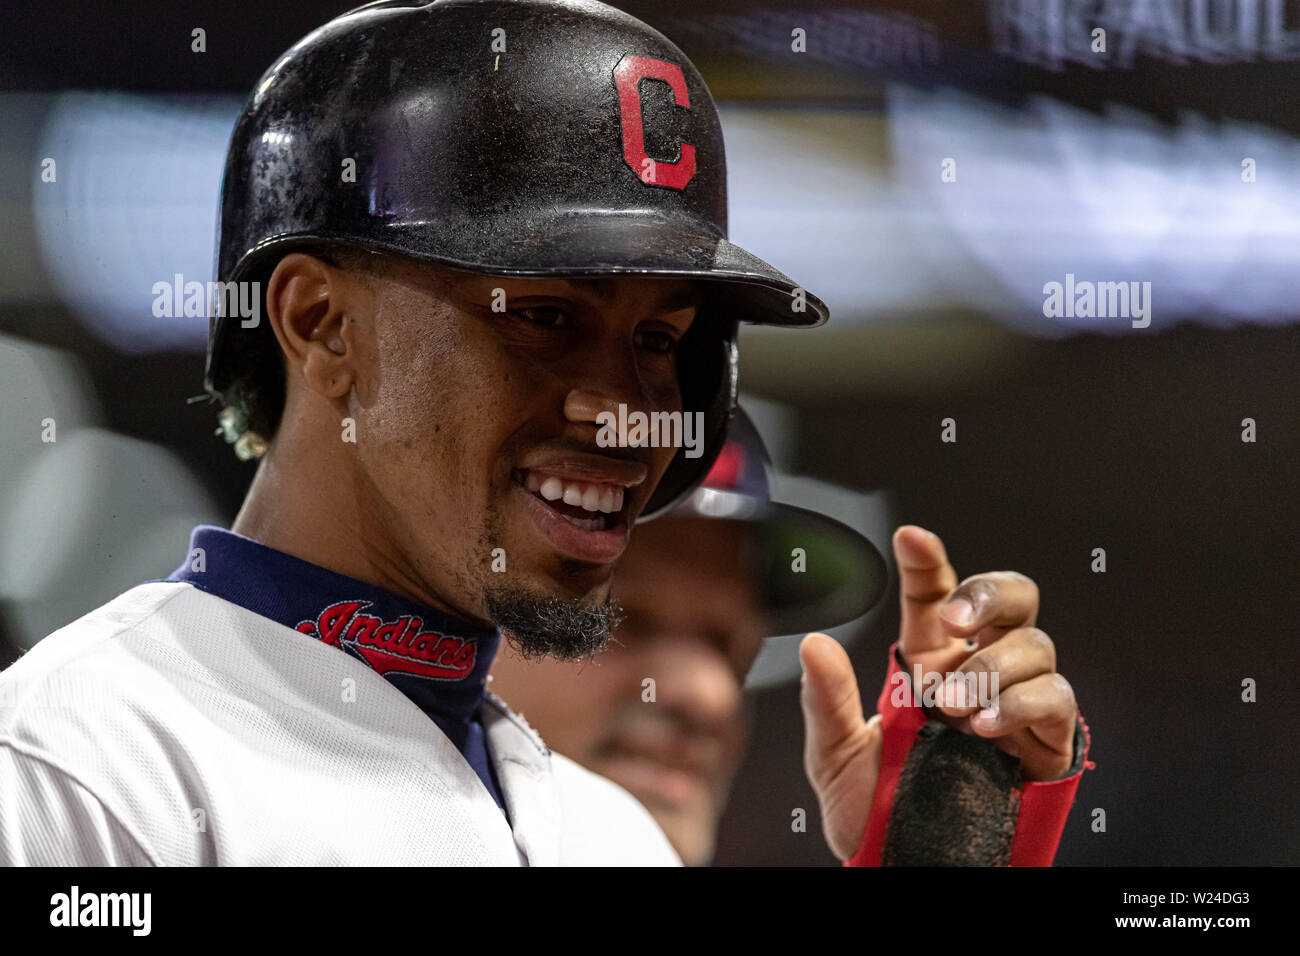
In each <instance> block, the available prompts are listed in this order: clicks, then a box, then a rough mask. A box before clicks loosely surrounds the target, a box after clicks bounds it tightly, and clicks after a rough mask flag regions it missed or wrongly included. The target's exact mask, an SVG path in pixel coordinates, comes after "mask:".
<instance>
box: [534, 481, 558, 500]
mask: <svg viewBox="0 0 1300 956" xmlns="http://www.w3.org/2000/svg"><path fill="white" fill-rule="evenodd" d="M537 491H538V493H539V494H540V495H541V496H542V497H543V498H545V499H546V500H547V501H555V500H557V499H558V498H560V497H561V496H562V495H563V494H564V482H562V481H560V479H559V478H547V479H546V480H545V481H543V482H542V484H541V486H540V487H539V488H538V489H537Z"/></svg>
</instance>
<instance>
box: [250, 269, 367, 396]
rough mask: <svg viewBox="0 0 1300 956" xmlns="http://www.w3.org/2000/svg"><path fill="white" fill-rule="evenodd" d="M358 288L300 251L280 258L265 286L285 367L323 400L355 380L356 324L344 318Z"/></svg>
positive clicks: (341, 392) (338, 271)
mask: <svg viewBox="0 0 1300 956" xmlns="http://www.w3.org/2000/svg"><path fill="white" fill-rule="evenodd" d="M357 290H358V284H357V282H356V281H355V280H353V279H352V278H350V277H349V276H348V275H347V274H346V273H344V272H343V271H342V270H341V269H338V268H336V267H334V266H332V265H329V264H328V263H326V262H324V261H322V260H320V259H318V258H316V257H315V256H312V255H308V254H307V253H303V252H291V253H289V254H288V255H286V256H285V257H284V258H283V259H281V260H280V262H279V264H278V265H277V266H276V267H275V271H274V272H272V273H271V278H270V280H269V281H268V282H267V285H266V313H267V319H268V321H269V322H270V323H271V330H272V331H273V332H274V333H275V337H276V339H277V340H278V341H279V343H280V349H281V350H282V351H283V352H284V357H285V363H286V368H288V369H289V370H290V377H291V378H292V376H293V370H296V371H297V373H298V375H300V376H301V377H302V379H303V380H304V382H305V383H306V385H307V387H308V388H310V389H311V390H312V391H314V392H316V393H318V394H320V395H322V396H324V397H325V398H330V399H335V398H341V397H343V396H345V395H347V394H348V392H349V391H350V390H351V388H352V386H353V385H354V384H356V380H357V372H358V369H357V359H358V357H359V354H360V349H359V348H358V342H357V327H356V323H355V321H353V320H352V319H350V318H349V317H348V314H347V309H346V306H347V304H348V303H349V300H350V297H352V296H354V295H355V294H356V292H357Z"/></svg>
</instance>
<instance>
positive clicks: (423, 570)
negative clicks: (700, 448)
mask: <svg viewBox="0 0 1300 956" xmlns="http://www.w3.org/2000/svg"><path fill="white" fill-rule="evenodd" d="M344 261H347V260H344ZM284 270H288V272H287V273H286V275H284V276H281V275H280V273H281V272H282V271H284ZM295 276H298V277H299V278H300V279H301V284H300V285H297V286H295V281H296V280H295ZM277 283H278V284H277ZM696 295H697V291H696V287H695V285H694V283H691V282H689V281H679V280H670V279H654V278H639V277H621V276H620V277H618V278H612V279H577V278H574V279H559V278H556V279H549V278H548V279H532V278H529V279H514V278H505V277H500V276H477V275H472V274H468V273H460V272H452V271H449V270H444V269H438V268H435V267H432V266H428V265H424V264H419V263H414V262H409V261H405V260H391V259H390V260H387V261H385V263H384V268H383V269H374V270H370V271H369V274H368V275H367V276H366V277H365V278H364V280H359V279H358V276H357V274H356V272H355V270H353V269H350V268H349V269H336V268H334V267H332V266H327V265H325V264H324V263H321V262H320V261H319V260H316V259H314V258H312V257H310V256H305V255H302V254H295V255H290V256H287V257H286V258H285V259H284V260H282V262H281V264H280V267H279V268H278V269H277V275H276V276H275V277H273V278H272V282H271V284H270V285H269V286H268V302H269V303H272V304H270V305H269V306H268V309H269V311H271V312H272V313H276V314H272V320H273V327H274V328H275V331H276V334H277V337H278V338H279V339H280V341H281V344H282V346H283V347H284V348H285V352H286V355H287V356H288V370H287V385H288V387H287V401H286V409H285V415H284V420H283V423H282V425H281V430H282V432H283V433H286V434H283V435H277V438H276V442H275V443H274V445H273V453H279V454H281V455H285V454H289V455H293V454H294V453H295V451H296V452H297V455H298V456H299V457H301V458H306V459H308V460H310V459H313V458H314V459H315V463H314V464H313V465H310V466H309V470H311V469H314V471H313V487H312V488H311V489H310V493H311V494H312V495H319V496H320V497H321V499H322V503H321V507H320V508H318V509H317V511H318V513H319V518H320V520H322V521H326V522H329V521H331V520H340V519H341V520H342V522H343V523H344V524H345V525H352V526H353V527H351V528H342V529H339V530H340V532H352V533H354V534H355V536H356V537H357V538H359V539H360V540H359V541H358V542H357V545H358V547H359V548H361V549H362V550H363V552H364V555H365V562H366V563H367V564H368V565H369V566H370V568H371V570H372V573H371V574H370V575H369V579H371V580H374V579H376V578H378V579H379V582H378V583H381V584H384V585H385V586H388V587H390V588H391V589H394V590H398V591H399V592H402V593H408V594H409V595H410V596H412V597H414V598H416V599H418V600H422V601H424V602H426V603H430V604H433V605H434V606H438V607H443V608H444V609H446V610H448V611H450V612H452V613H454V614H456V615H458V616H460V617H462V618H465V619H467V620H471V621H476V622H482V621H492V622H494V623H498V624H502V625H504V626H509V627H510V629H511V630H512V632H513V633H514V634H515V636H516V637H517V638H518V639H520V640H521V642H522V644H523V646H524V649H525V650H532V651H538V652H547V653H555V654H559V655H560V656H569V655H570V654H585V653H590V652H591V651H592V650H593V649H594V647H593V646H592V645H593V643H594V644H599V643H601V642H602V641H603V639H604V636H605V634H604V630H605V628H606V626H607V625H608V624H609V623H610V618H611V615H610V612H609V608H608V606H607V599H608V595H609V586H610V577H611V573H612V569H613V564H614V561H615V560H616V559H617V558H618V557H619V555H620V554H621V553H622V552H623V549H624V548H625V547H626V545H627V541H628V536H629V532H630V529H631V526H632V524H633V523H634V522H635V520H636V518H637V516H638V515H640V514H641V512H642V511H643V510H644V508H645V506H646V504H647V502H648V501H649V499H650V496H651V494H652V493H653V491H654V489H655V487H656V485H657V484H658V482H659V479H660V478H661V476H662V475H663V473H664V471H665V470H666V469H667V467H668V465H669V463H670V462H671V460H672V458H673V456H674V454H675V449H673V448H651V447H638V448H626V447H623V448H620V447H613V448H601V447H599V446H598V445H597V443H596V435H597V431H598V425H597V416H598V415H600V414H601V413H602V412H615V413H616V412H617V410H618V407H619V405H620V404H623V405H626V406H627V408H628V410H629V412H630V411H636V410H640V411H643V412H647V413H648V412H651V411H680V410H681V406H682V398H681V390H680V388H679V385H678V380H677V356H676V346H677V342H678V340H680V339H681V338H682V336H683V335H684V334H685V333H686V331H687V329H688V328H689V327H690V325H691V323H692V321H693V319H694V316H695V308H696ZM272 300H273V302H272ZM277 310H278V311H277ZM346 418H351V419H352V420H353V421H354V422H355V426H354V427H355V438H356V441H355V444H349V443H340V442H339V441H338V437H337V436H338V433H339V422H340V421H341V420H343V419H346ZM304 435H305V436H307V438H306V439H305V440H304V437H303V436H304ZM323 442H329V444H328V445H327V446H325V447H324V448H322V447H321V444H322V443H323ZM275 446H280V447H279V448H276V447H275ZM330 452H333V453H334V454H330ZM324 486H328V487H324ZM295 492H296V493H298V494H302V493H304V489H302V488H297V489H286V490H285V492H284V493H285V494H294V493H295ZM340 497H341V498H342V500H341V501H340V500H339V499H340ZM335 564H337V562H335ZM356 576H364V575H356ZM503 618H504V620H503ZM557 630H558V631H560V632H564V631H566V630H568V631H570V632H572V633H570V634H567V635H566V634H565V633H558V634H557V633H556V632H557ZM530 631H531V632H534V633H532V634H531V637H532V638H535V640H530Z"/></svg>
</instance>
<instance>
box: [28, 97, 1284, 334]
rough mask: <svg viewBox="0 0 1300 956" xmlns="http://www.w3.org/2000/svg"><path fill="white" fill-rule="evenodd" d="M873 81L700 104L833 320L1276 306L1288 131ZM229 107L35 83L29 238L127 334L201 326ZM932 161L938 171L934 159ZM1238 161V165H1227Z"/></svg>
mask: <svg viewBox="0 0 1300 956" xmlns="http://www.w3.org/2000/svg"><path fill="white" fill-rule="evenodd" d="M888 94H889V95H888V103H889V107H888V112H887V115H884V116H882V115H880V114H877V113H871V112H866V111H857V110H839V109H797V110H794V109H763V108H753V107H745V106H737V105H734V104H723V105H722V106H721V107H720V113H721V116H722V123H723V128H724V130H725V134H726V142H727V158H728V173H729V193H730V206H731V237H732V239H733V240H735V241H736V242H738V243H740V244H741V245H742V246H745V247H746V248H749V249H751V250H752V251H753V252H754V253H756V254H757V255H759V256H762V257H763V258H765V259H767V260H768V261H770V262H772V263H773V264H775V265H777V266H778V267H779V268H780V269H781V270H782V271H783V272H786V273H787V274H788V275H790V276H792V277H793V278H794V279H795V281H797V282H799V283H801V284H802V285H804V286H805V287H806V288H808V289H810V290H812V291H813V292H815V293H816V294H818V295H820V296H821V297H822V298H824V299H825V300H826V301H827V302H828V304H829V305H830V307H831V311H832V313H833V314H834V315H835V317H836V321H837V322H855V321H857V322H861V321H866V320H870V319H879V318H887V319H897V318H900V317H915V316H920V317H927V316H935V315H943V314H945V313H947V312H949V311H950V310H953V309H978V310H982V311H984V312H986V313H987V314H988V315H990V316H991V317H993V318H995V319H998V320H999V321H1003V322H1006V323H1009V324H1012V325H1017V326H1019V327H1021V328H1023V329H1025V330H1027V331H1031V332H1035V333H1038V334H1047V335H1061V334H1069V333H1072V332H1076V331H1080V330H1083V329H1088V330H1099V329H1100V330H1105V331H1116V332H1120V331H1128V330H1129V328H1130V326H1129V323H1128V322H1127V321H1123V320H1118V319H1105V320H1080V319H1049V318H1047V317H1045V316H1044V315H1043V312H1042V305H1043V298H1044V295H1043V285H1044V284H1045V283H1047V282H1064V280H1065V277H1066V275H1067V274H1072V275H1074V276H1075V277H1076V279H1078V280H1084V281H1093V282H1130V281H1135V282H1150V283H1151V284H1152V298H1153V302H1154V305H1153V310H1154V315H1153V327H1159V326H1162V325H1165V324H1168V323H1169V322H1170V321H1172V320H1175V319H1184V318H1189V317H1194V318H1198V319H1201V320H1203V321H1210V322H1220V323H1223V324H1230V323H1232V322H1235V321H1241V320H1248V321H1286V320H1288V318H1289V317H1293V316H1295V315H1296V310H1297V301H1300V297H1298V296H1297V295H1296V294H1295V292H1296V275H1297V274H1298V273H1300V186H1298V185H1297V184H1298V183H1300V144H1298V143H1297V141H1296V140H1295V139H1294V138H1292V137H1289V136H1287V135H1284V134H1282V133H1278V132H1276V131H1272V130H1269V129H1266V128H1263V127H1255V126H1248V125H1244V124H1233V123H1221V124H1217V125H1212V124H1210V123H1208V122H1207V121H1204V120H1202V119H1200V118H1199V117H1196V116H1186V117H1184V118H1183V120H1182V122H1181V123H1180V124H1179V125H1178V126H1176V127H1169V126H1165V125H1162V124H1159V123H1157V122H1155V121H1154V120H1151V119H1150V118H1148V117H1146V116H1144V115H1142V114H1138V113H1133V112H1130V111H1124V110H1119V109H1112V110H1110V111H1108V112H1107V113H1105V114H1104V115H1096V114H1093V113H1089V112H1087V111H1084V110H1079V109H1076V108H1074V107H1070V106H1066V105H1063V104H1061V103H1059V102H1056V101H1053V100H1048V99H1045V98H1043V99H1038V100H1035V101H1033V102H1032V103H1031V104H1030V105H1029V106H1028V107H1027V108H1024V109H1016V110H1013V109H1010V108H1006V107H1000V106H994V105H991V104H989V103H988V102H986V101H984V100H981V99H978V98H975V97H972V96H969V95H966V94H963V93H960V92H955V91H951V90H937V91H923V90H919V89H915V88H912V87H908V86H904V85H900V84H894V85H891V86H890V87H889V90H888ZM239 107H240V101H239V99H237V98H234V97H231V98H227V99H220V100H212V99H203V100H199V99H195V100H192V101H191V100H178V99H160V98H151V97H143V96H138V95H125V94H86V93H72V94H65V95H62V96H59V97H57V98H56V103H55V107H54V108H53V110H52V112H51V115H50V116H49V122H48V123H47V125H46V130H45V135H44V140H43V141H42V143H41V144H40V146H39V149H40V153H39V155H40V156H41V157H44V156H50V157H54V158H55V159H56V160H57V162H58V176H59V179H58V182H57V183H56V184H46V183H41V182H39V170H38V171H37V174H36V176H37V181H35V182H34V183H33V192H34V202H35V207H36V208H35V213H36V215H35V221H36V225H37V230H38V237H39V243H40V248H41V250H42V254H43V256H44V258H45V260H46V263H47V268H48V271H49V272H50V274H51V277H52V280H53V282H54V284H55V286H56V288H57V289H58V290H59V294H60V295H61V297H62V298H63V299H64V300H65V301H66V302H68V303H69V304H70V306H71V307H72V308H73V310H74V312H75V313H76V314H77V315H78V316H79V317H80V318H81V319H82V321H84V322H85V323H86V324H87V325H89V326H90V327H91V328H93V329H94V330H95V331H96V332H97V334H99V335H100V336H101V337H102V338H104V339H105V340H106V341H108V342H110V343H111V344H112V345H114V346H115V347H117V348H118V349H120V350H122V351H124V352H130V353H140V352H150V351H155V350H160V349H175V348H186V349H192V350H196V351H197V350H201V349H202V348H203V347H204V345H205V342H206V333H207V322H206V320H205V319H203V318H199V317H188V318H187V317H176V318H158V317H155V316H154V314H153V303H154V299H155V294H154V292H153V285H154V283H156V282H168V283H171V282H172V281H173V278H174V276H175V275H177V274H181V275H182V276H183V277H184V280H185V281H186V282H191V281H194V282H201V283H206V282H208V281H209V280H210V279H211V278H213V275H212V266H213V259H214V255H213V253H214V228H215V223H216V214H217V202H218V198H219V194H220V185H221V175H222V166H223V161H224V157H225V150H226V146H227V143H228V140H229V135H230V131H231V129H232V127H233V123H234V120H235V117H236V116H237V114H238V111H239ZM268 135H281V134H268ZM948 157H951V158H952V159H954V160H956V169H957V181H956V182H953V183H945V182H943V181H942V180H941V178H940V163H941V162H942V161H943V160H944V159H945V158H948ZM1246 157H1250V158H1252V159H1253V160H1254V161H1255V163H1256V168H1257V181H1256V182H1253V183H1243V182H1242V180H1241V163H1242V160H1243V159H1244V158H1246ZM755 334H762V332H761V330H760V331H759V332H757V333H755ZM771 334H774V333H771Z"/></svg>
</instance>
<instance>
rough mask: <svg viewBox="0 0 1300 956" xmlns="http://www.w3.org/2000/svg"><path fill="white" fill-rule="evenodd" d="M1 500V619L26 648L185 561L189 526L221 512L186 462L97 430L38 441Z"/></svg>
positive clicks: (214, 519) (211, 520)
mask: <svg viewBox="0 0 1300 956" xmlns="http://www.w3.org/2000/svg"><path fill="white" fill-rule="evenodd" d="M24 445H25V447H27V448H30V449H31V451H30V452H29V453H28V454H26V455H24V456H23V459H24V460H23V468H22V470H21V473H20V474H19V475H17V476H16V477H15V478H14V480H13V481H12V482H11V484H10V487H9V489H8V491H9V493H8V494H7V495H6V496H5V499H4V500H3V501H2V502H0V525H2V526H3V528H4V531H5V533H4V535H3V537H2V538H0V595H3V596H4V597H5V599H6V608H5V623H6V625H7V627H8V628H9V629H12V631H13V632H14V633H15V636H16V637H17V639H18V641H19V642H20V643H21V644H23V645H26V646H30V645H31V644H33V643H35V642H36V641H38V640H39V639H41V638H42V637H44V636H45V635H46V634H49V633H50V632H51V631H53V630H55V629H56V628H59V627H61V626H63V625H64V624H67V623H68V622H69V621H72V620H75V619H76V618H77V617H80V616H81V615H82V614H84V613H86V612H87V611H89V610H91V609H92V608H95V607H97V606H98V605H100V604H103V603H105V602H106V601H108V600H110V599H111V598H113V597H114V596H116V595H117V594H120V593H121V592H122V591H125V590H127V589H128V588H131V587H134V586H135V585H137V584H139V583H141V582H143V581H146V580H150V579H154V578H160V577H166V576H167V575H168V574H170V573H171V572H172V570H174V569H175V568H176V567H178V566H179V565H180V564H181V562H182V561H184V560H185V557H186V553H187V551H188V544H189V532H190V529H191V528H193V527H194V526H195V525H196V524H221V523H222V518H221V516H220V513H219V511H218V510H217V508H216V506H215V505H214V504H213V502H212V501H211V499H210V498H209V496H208V495H207V493H206V491H204V489H203V486H202V485H201V484H200V483H199V481H198V480H197V479H196V478H195V476H194V474H193V472H192V471H191V470H190V468H189V467H188V466H187V465H186V464H185V463H184V462H182V461H181V460H180V459H179V458H178V457H177V456H176V455H175V454H173V453H172V452H170V451H168V450H167V449H165V448H163V447H161V446H159V445H153V444H150V443H149V442H144V441H140V440H138V439H134V438H128V437H126V436H125V435H119V434H116V433H114V432H110V431H105V430H102V429H98V428H82V429H72V428H69V429H68V430H67V431H66V432H65V431H64V430H62V427H61V428H60V431H59V433H58V441H56V442H54V443H52V444H42V443H41V442H40V440H39V437H36V438H34V439H33V438H28V439H27V441H26V442H25V443H24Z"/></svg>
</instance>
